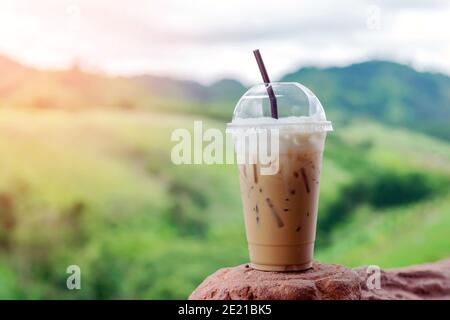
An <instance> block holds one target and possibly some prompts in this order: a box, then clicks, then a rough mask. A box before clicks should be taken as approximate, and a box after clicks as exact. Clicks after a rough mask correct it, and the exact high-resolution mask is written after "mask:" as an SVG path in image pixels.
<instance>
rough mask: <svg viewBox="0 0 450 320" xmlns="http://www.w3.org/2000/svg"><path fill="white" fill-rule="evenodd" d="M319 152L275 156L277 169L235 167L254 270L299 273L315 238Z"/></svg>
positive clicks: (308, 260)
mask: <svg viewBox="0 0 450 320" xmlns="http://www.w3.org/2000/svg"><path fill="white" fill-rule="evenodd" d="M321 163H322V151H317V149H315V150H314V149H313V150H311V152H308V151H307V150H303V151H302V152H300V153H299V152H297V153H295V152H292V151H290V152H289V153H284V154H280V158H279V171H278V173H277V174H275V175H261V174H260V167H259V165H258V164H244V165H239V173H240V185H241V193H242V200H243V205H244V217H245V227H246V231H247V241H248V245H249V252H250V261H251V262H252V265H253V267H254V268H256V269H260V270H270V271H287V270H304V269H308V268H309V267H310V266H311V262H312V258H313V251H314V240H315V235H316V221H317V207H318V199H319V181H320V180H319V177H320V168H321Z"/></svg>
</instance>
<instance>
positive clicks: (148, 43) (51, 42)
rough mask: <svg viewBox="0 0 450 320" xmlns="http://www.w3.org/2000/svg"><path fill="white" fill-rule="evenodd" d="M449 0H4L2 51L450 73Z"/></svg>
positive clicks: (62, 58) (176, 70) (181, 72)
mask: <svg viewBox="0 0 450 320" xmlns="http://www.w3.org/2000/svg"><path fill="white" fill-rule="evenodd" d="M449 30H450V1H447V0H443V1H441V0H428V1H427V0H423V1H421V0H397V1H389V0H373V1H366V0H341V1H335V0H314V1H301V0H293V1H291V0H278V1H274V0H271V1H265V0H190V1H187V0H129V1H126V2H124V1H107V0H39V1H35V0H0V54H4V55H7V56H10V57H11V58H13V59H16V60H18V61H20V62H22V63H25V64H29V65H32V66H36V67H40V68H65V67H68V66H70V65H71V64H73V62H74V61H75V60H77V61H79V62H80V63H81V65H82V66H83V67H84V68H86V69H90V70H96V71H102V72H106V73H110V74H123V75H131V74H142V73H151V74H156V75H163V76H172V77H178V78H183V79H193V80H197V81H200V82H203V83H210V82H212V81H214V80H217V79H220V78H223V77H233V78H237V79H239V80H241V81H244V82H247V83H251V82H260V75H259V73H258V68H257V66H256V63H255V60H254V57H253V54H252V50H253V49H255V48H259V49H260V50H261V53H262V55H263V58H264V61H265V63H266V67H267V69H268V71H269V74H270V76H271V78H272V81H274V80H276V79H277V78H280V77H281V76H282V75H283V74H285V73H287V72H291V71H294V70H296V69H298V68H300V67H304V66H318V67H326V66H342V65H348V64H351V63H354V62H361V61H364V60H368V59H387V60H392V61H397V62H401V63H405V64H409V65H411V66H413V67H415V68H416V69H418V70H430V71H435V72H442V73H446V74H450V32H449Z"/></svg>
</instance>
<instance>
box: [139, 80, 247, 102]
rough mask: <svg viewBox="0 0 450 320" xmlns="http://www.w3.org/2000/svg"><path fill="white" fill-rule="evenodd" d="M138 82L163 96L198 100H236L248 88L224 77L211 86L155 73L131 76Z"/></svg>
mask: <svg viewBox="0 0 450 320" xmlns="http://www.w3.org/2000/svg"><path fill="white" fill-rule="evenodd" d="M131 79H132V80H133V81H135V82H136V83H139V84H141V85H143V86H145V87H146V88H147V89H149V90H150V91H152V92H158V94H160V95H163V96H168V97H172V98H181V99H188V100H193V101H197V102H213V103H217V102H222V101H227V102H228V101H234V103H235V102H236V101H237V100H238V99H239V98H240V96H242V95H243V94H244V92H245V91H246V88H245V87H244V85H242V83H240V82H239V81H237V80H233V79H223V80H220V81H217V82H215V83H213V84H212V85H210V86H205V85H202V84H200V83H198V82H195V81H187V80H177V79H172V78H167V77H157V76H153V75H142V76H136V77H132V78H131Z"/></svg>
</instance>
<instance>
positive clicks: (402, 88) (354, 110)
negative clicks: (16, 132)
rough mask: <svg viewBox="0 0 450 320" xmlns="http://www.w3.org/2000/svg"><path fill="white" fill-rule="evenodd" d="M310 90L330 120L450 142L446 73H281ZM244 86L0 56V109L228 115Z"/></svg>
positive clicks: (392, 66)
mask: <svg viewBox="0 0 450 320" xmlns="http://www.w3.org/2000/svg"><path fill="white" fill-rule="evenodd" d="M281 81H296V82H300V83H303V84H305V85H306V86H307V87H309V88H310V89H311V90H313V91H314V92H315V93H316V94H317V96H318V97H319V99H320V100H321V102H322V104H323V105H324V106H325V108H326V110H327V112H328V114H329V115H332V116H333V120H334V121H335V123H337V122H336V121H339V119H341V120H342V119H348V121H352V120H354V119H355V118H357V117H369V118H372V119H375V120H378V121H380V122H383V123H385V124H390V125H395V126H404V127H408V128H411V129H413V130H420V131H423V132H426V133H428V134H431V135H434V136H437V137H441V138H443V139H446V140H450V77H448V76H445V75H442V74H436V73H429V72H417V71H416V70H414V69H412V68H410V67H408V66H405V65H401V64H397V63H393V62H387V61H368V62H364V63H358V64H353V65H350V66H347V67H339V68H337V67H333V68H323V69H320V68H302V69H299V70H297V71H295V72H293V73H290V74H287V75H285V76H284V77H282V78H281ZM245 91H246V88H245V86H244V85H243V84H242V83H240V82H239V81H236V80H233V79H223V80H220V81H217V82H215V83H213V84H211V85H209V86H207V85H203V84H200V83H198V82H195V81H186V80H179V79H172V78H168V77H158V76H153V75H141V76H134V77H110V76H107V75H103V74H95V73H89V72H84V71H82V70H79V69H77V68H72V69H69V70H64V71H45V70H38V69H33V68H30V67H27V66H24V65H21V64H19V63H17V62H15V61H13V60H11V59H9V58H7V57H4V56H0V107H2V106H13V107H16V106H18V107H23V106H24V107H34V108H87V107H113V108H123V109H132V108H159V109H160V110H170V109H171V108H172V110H173V111H176V112H195V113H201V114H203V115H207V116H214V117H220V118H222V119H229V118H230V116H231V113H232V108H233V106H234V105H235V103H236V102H237V101H238V99H239V98H240V97H241V96H242V94H243V93H244V92H245Z"/></svg>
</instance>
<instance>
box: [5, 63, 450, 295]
mask: <svg viewBox="0 0 450 320" xmlns="http://www.w3.org/2000/svg"><path fill="white" fill-rule="evenodd" d="M0 71H1V72H0V150H1V156H0V298H11V299H12V298H27V299H34V298H63V299H76V298H86V299H91V298H100V299H109V298H116V299H117V298H146V299H147V298H148V299H155V298H158V299H163V298H169V299H172V298H186V297H187V296H188V295H189V293H190V292H191V291H192V290H193V289H194V288H195V287H196V286H197V285H198V284H199V283H200V282H201V281H202V280H203V279H204V278H205V277H206V276H207V275H209V274H210V273H212V272H214V271H215V270H216V269H218V268H220V267H225V266H231V265H236V264H240V263H245V262H247V260H248V257H247V249H246V241H245V234H244V226H243V218H242V208H241V201H240V195H239V186H238V176H237V169H236V168H235V167H234V166H231V165H209V166H208V165H190V166H175V165H173V164H172V162H171V161H170V150H171V148H172V146H173V144H174V143H173V142H171V141H170V134H171V132H172V130H174V129H175V128H188V129H190V130H192V126H193V121H194V120H203V121H205V123H206V125H207V126H214V127H218V128H221V129H224V128H225V123H226V122H227V121H229V119H230V118H231V114H232V111H233V107H234V104H235V103H236V101H237V100H238V98H239V97H240V96H241V95H242V94H243V93H244V92H245V87H244V85H242V84H241V83H239V82H238V81H236V80H232V79H224V80H221V81H218V82H216V83H214V84H212V85H210V86H205V85H201V84H199V83H196V82H193V81H181V80H176V79H170V78H161V77H154V76H150V75H146V76H139V77H111V76H106V75H102V74H93V73H88V72H85V71H83V70H81V69H80V68H79V67H78V66H76V65H75V66H74V67H73V68H72V69H70V70H65V71H43V70H37V69H33V68H30V67H27V66H23V65H21V64H18V63H16V62H14V61H12V60H10V59H8V58H6V57H0ZM281 80H283V81H298V82H301V83H304V84H305V85H306V86H308V87H309V88H311V89H312V90H313V91H314V92H315V93H316V94H317V95H318V96H319V98H320V99H321V101H322V104H323V105H324V106H325V108H326V110H327V111H328V115H329V118H330V119H331V120H332V121H333V125H334V129H335V131H334V132H332V133H331V134H330V135H329V137H328V139H327V145H326V151H325V159H324V167H323V173H322V179H321V198H320V210H319V211H320V212H319V222H318V234H317V245H316V257H317V258H318V259H320V260H321V261H324V262H333V263H342V264H346V265H348V266H360V265H364V264H379V265H380V266H382V267H396V266H403V265H408V264H413V263H421V262H427V261H432V260H437V259H440V258H444V257H447V256H449V254H450V237H449V235H448V230H450V193H449V191H450V189H449V186H450V125H449V123H450V78H449V77H447V76H444V75H441V74H433V73H423V72H417V71H415V70H413V69H411V68H410V67H407V66H404V65H400V64H395V63H391V62H385V61H369V62H365V63H360V64H356V65H351V66H348V67H342V68H327V69H317V68H304V69H301V70H298V71H296V72H293V73H290V74H288V75H286V76H285V77H283V78H282V79H281ZM71 264H76V265H79V266H80V267H81V271H82V290H79V291H69V290H67V289H66V285H65V284H66V279H67V276H68V275H67V274H66V268H67V266H68V265H71Z"/></svg>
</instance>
